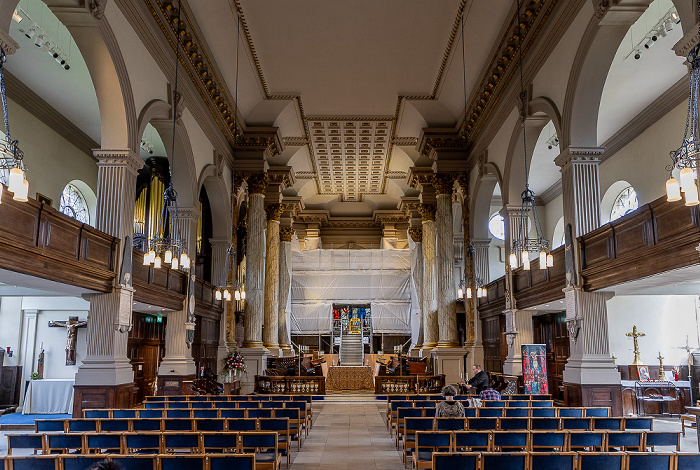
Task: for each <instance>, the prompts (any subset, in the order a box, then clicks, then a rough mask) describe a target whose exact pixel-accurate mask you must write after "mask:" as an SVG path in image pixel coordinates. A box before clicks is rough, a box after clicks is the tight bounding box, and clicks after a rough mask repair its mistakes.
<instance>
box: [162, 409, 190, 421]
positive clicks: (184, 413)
mask: <svg viewBox="0 0 700 470" xmlns="http://www.w3.org/2000/svg"><path fill="white" fill-rule="evenodd" d="M191 417H192V412H191V411H190V410H189V409H174V410H172V409H171V410H165V418H166V419H172V418H187V419H190V418H191Z"/></svg>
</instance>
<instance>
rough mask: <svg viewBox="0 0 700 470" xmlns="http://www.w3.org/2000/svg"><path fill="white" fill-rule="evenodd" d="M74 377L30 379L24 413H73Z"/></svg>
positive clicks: (25, 396)
mask: <svg viewBox="0 0 700 470" xmlns="http://www.w3.org/2000/svg"><path fill="white" fill-rule="evenodd" d="M73 383H74V380H73V379H39V380H30V381H29V386H28V387H27V391H26V393H25V394H24V406H23V407H22V414H25V415H26V414H71V413H73Z"/></svg>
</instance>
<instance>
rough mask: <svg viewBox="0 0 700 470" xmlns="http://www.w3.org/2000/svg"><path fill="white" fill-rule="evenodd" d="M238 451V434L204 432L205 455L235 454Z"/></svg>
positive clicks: (203, 445)
mask: <svg viewBox="0 0 700 470" xmlns="http://www.w3.org/2000/svg"><path fill="white" fill-rule="evenodd" d="M237 449H238V433H237V432H225V433H219V432H203V433H202V450H203V451H204V453H206V454H208V453H233V452H236V450H237Z"/></svg>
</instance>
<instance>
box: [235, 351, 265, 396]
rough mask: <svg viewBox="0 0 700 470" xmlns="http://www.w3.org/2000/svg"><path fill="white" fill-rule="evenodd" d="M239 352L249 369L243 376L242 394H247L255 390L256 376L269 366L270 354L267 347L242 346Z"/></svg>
mask: <svg viewBox="0 0 700 470" xmlns="http://www.w3.org/2000/svg"><path fill="white" fill-rule="evenodd" d="M238 352H239V353H240V354H241V356H243V359H244V360H245V365H246V369H247V370H248V371H247V372H246V373H245V374H242V376H241V395H247V394H249V393H253V392H254V391H255V376H256V375H262V373H263V371H264V370H265V369H266V368H267V356H268V355H269V354H270V351H268V350H267V349H266V348H263V347H258V348H240V349H239V350H238Z"/></svg>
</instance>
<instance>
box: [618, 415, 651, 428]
mask: <svg viewBox="0 0 700 470" xmlns="http://www.w3.org/2000/svg"><path fill="white" fill-rule="evenodd" d="M625 429H627V430H629V429H639V430H640V431H653V430H654V418H646V417H641V418H640V417H637V418H625Z"/></svg>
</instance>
